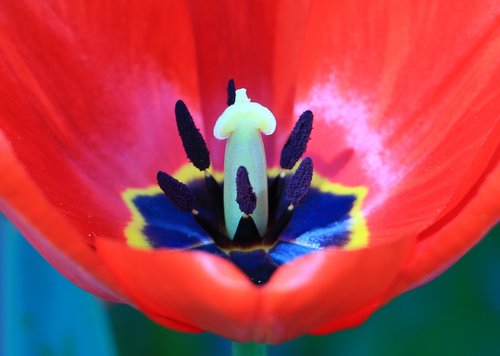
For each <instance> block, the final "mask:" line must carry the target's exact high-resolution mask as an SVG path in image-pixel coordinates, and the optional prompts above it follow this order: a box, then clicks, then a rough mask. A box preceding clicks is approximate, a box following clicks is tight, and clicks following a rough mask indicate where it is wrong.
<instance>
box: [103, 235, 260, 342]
mask: <svg viewBox="0 0 500 356" xmlns="http://www.w3.org/2000/svg"><path fill="white" fill-rule="evenodd" d="M97 252H98V254H99V255H100V256H101V257H102V260H103V261H104V263H105V264H106V265H107V266H108V267H109V268H110V270H111V271H112V272H113V273H115V274H116V277H117V279H118V281H119V282H120V283H121V285H122V287H123V288H124V290H125V291H126V293H127V295H128V296H129V298H130V299H131V300H132V301H133V302H134V304H135V305H137V306H138V307H139V308H141V309H142V310H144V311H145V313H146V314H148V315H156V316H158V315H159V316H161V317H163V318H166V319H167V320H168V319H171V320H174V321H175V322H177V323H181V324H184V325H186V326H187V328H189V327H191V328H193V327H192V326H193V325H195V326H197V327H199V328H202V329H204V330H209V331H211V332H214V333H216V334H218V335H222V336H225V337H228V338H231V339H234V340H238V341H245V340H251V339H253V337H254V336H253V334H254V332H255V331H254V328H255V327H256V322H257V317H258V308H259V306H258V295H259V290H258V288H256V287H255V286H254V285H253V284H252V283H251V282H250V280H249V279H248V278H247V277H246V276H245V275H243V273H242V272H241V271H239V270H238V269H237V268H236V267H235V266H234V265H233V264H232V263H230V262H228V261H225V260H223V259H221V258H219V257H215V256H212V255H209V254H207V253H204V252H192V251H191V252H183V251H168V250H156V251H152V252H151V251H140V250H134V249H130V248H129V247H127V246H124V245H123V244H120V243H116V242H113V241H110V240H107V239H98V242H97ZM155 319H156V320H157V321H159V322H161V323H162V324H163V325H165V326H168V327H173V326H172V324H171V323H169V322H162V321H161V320H160V319H159V318H158V317H156V318H155ZM175 328H176V329H179V328H178V327H175ZM193 329H194V330H197V329H196V328H193Z"/></svg>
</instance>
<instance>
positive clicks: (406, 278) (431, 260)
mask: <svg viewBox="0 0 500 356" xmlns="http://www.w3.org/2000/svg"><path fill="white" fill-rule="evenodd" d="M499 159H500V151H497V153H496V156H495V159H494V160H493V162H492V164H491V165H490V167H489V169H488V170H487V174H485V176H483V177H482V178H481V180H480V181H479V182H478V183H477V184H476V186H475V187H474V189H473V190H472V191H471V192H470V193H469V194H468V196H467V199H466V200H464V201H463V202H462V203H461V204H460V205H458V206H457V207H456V208H455V209H453V210H452V211H451V212H450V215H449V216H447V217H446V218H445V219H443V220H442V221H440V222H439V223H438V224H436V225H434V226H431V227H430V228H429V229H427V230H426V231H424V232H422V233H421V234H420V236H419V239H420V242H419V243H418V245H417V248H416V251H415V254H414V255H413V256H412V258H411V259H410V260H409V261H407V264H406V265H405V266H404V267H403V268H402V269H401V271H400V273H399V275H398V277H397V279H396V281H395V283H394V284H393V286H391V288H390V290H389V291H388V295H387V297H386V301H388V300H390V299H391V298H393V297H394V296H396V295H398V294H400V293H402V292H404V291H406V290H409V289H412V288H416V287H418V286H419V285H422V284H424V283H427V282H429V281H431V280H432V279H434V278H435V277H437V276H439V275H440V274H441V273H443V272H444V271H446V270H447V269H448V268H449V267H450V266H451V265H452V264H453V263H454V262H456V261H457V260H458V259H459V258H460V257H462V256H463V255H464V254H465V253H466V252H467V251H468V250H469V249H470V248H472V247H473V246H474V245H475V244H476V243H477V242H479V240H480V239H481V237H482V236H483V235H485V234H486V232H487V231H488V229H489V228H491V227H492V226H493V225H494V224H495V223H497V222H498V219H499V216H500V201H499V200H498V197H499V196H500V166H499V165H498V162H499Z"/></svg>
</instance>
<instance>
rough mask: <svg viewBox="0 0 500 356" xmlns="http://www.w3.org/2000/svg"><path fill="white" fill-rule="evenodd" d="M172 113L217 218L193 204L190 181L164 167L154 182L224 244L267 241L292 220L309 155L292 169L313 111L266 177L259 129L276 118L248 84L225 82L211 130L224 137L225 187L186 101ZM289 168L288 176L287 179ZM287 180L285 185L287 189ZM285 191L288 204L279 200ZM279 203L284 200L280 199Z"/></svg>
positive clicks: (307, 178) (306, 179) (304, 187)
mask: <svg viewBox="0 0 500 356" xmlns="http://www.w3.org/2000/svg"><path fill="white" fill-rule="evenodd" d="M175 115H176V122H177V127H178V130H179V135H180V137H181V139H182V143H183V146H184V149H185V151H186V154H187V156H188V158H189V159H190V161H191V162H192V164H193V165H194V166H195V167H196V168H198V169H199V170H200V171H202V172H204V173H205V182H206V189H207V191H208V194H209V196H210V201H211V204H212V208H213V210H214V211H215V212H216V213H215V219H213V218H210V217H209V216H208V215H207V214H204V213H202V212H200V210H199V209H197V204H198V203H197V201H196V198H195V196H194V195H193V193H192V192H191V190H190V189H189V187H188V186H187V185H185V184H183V183H182V182H180V181H178V180H177V179H175V178H174V177H172V176H170V175H169V174H167V173H164V172H161V171H160V172H158V176H157V178H158V184H159V186H160V188H161V189H162V190H163V192H164V193H165V195H166V196H167V197H168V198H169V199H170V200H171V202H172V203H173V204H174V205H175V206H176V207H177V208H178V209H180V210H181V211H185V212H191V213H192V214H193V217H194V219H195V220H196V221H197V222H198V223H199V224H200V225H201V226H202V227H203V229H204V230H205V231H206V232H208V233H209V234H210V235H211V237H212V238H213V240H214V241H215V243H216V244H217V245H218V246H219V247H220V248H222V249H230V250H232V249H235V248H236V249H253V248H256V246H258V247H259V248H262V247H263V246H264V247H265V246H267V247H271V246H272V245H273V244H274V243H275V242H276V241H277V239H278V237H279V235H280V233H281V232H282V231H283V229H284V228H285V227H286V225H287V224H288V222H289V221H290V219H291V217H292V215H293V212H294V209H295V208H296V207H298V206H299V205H300V204H302V202H303V201H304V199H305V197H306V195H307V193H308V190H309V187H310V184H311V180H312V175H313V166H312V160H311V159H310V158H305V159H304V160H303V161H302V162H301V163H300V165H299V167H298V168H297V170H296V171H295V172H294V173H292V172H291V170H292V169H293V168H294V167H295V165H296V163H297V162H298V161H299V160H300V158H301V156H302V155H303V153H304V152H305V150H306V147H307V142H308V141H309V138H310V134H311V130H312V121H313V115H312V113H311V112H310V111H306V112H304V113H303V114H302V115H301V117H300V118H299V120H298V121H297V123H296V125H295V127H294V129H293V131H292V134H291V135H290V137H289V139H288V141H287V143H286V144H285V146H284V148H283V151H282V153H281V159H280V165H281V171H280V172H279V173H278V175H277V176H276V177H275V178H274V179H272V180H269V179H268V177H267V165H266V155H265V151H264V144H263V142H262V138H261V133H263V134H265V135H270V134H272V133H273V132H274V130H275V128H276V119H275V118H274V115H273V114H272V113H271V111H270V110H269V109H267V108H265V107H264V106H262V105H260V104H258V103H254V102H251V101H250V99H249V98H248V97H247V95H246V89H238V90H235V89H234V81H232V80H231V81H230V82H229V85H228V108H227V109H226V110H225V111H224V112H223V113H222V115H221V116H220V117H219V118H218V120H217V122H216V124H215V127H214V135H215V137H216V138H218V139H221V140H222V139H227V143H226V152H225V157H224V182H223V188H221V185H220V184H219V183H218V182H217V181H216V180H215V179H214V177H213V176H212V175H211V174H210V172H209V171H208V169H209V168H210V155H209V152H208V149H207V146H206V143H205V141H204V139H203V137H202V135H201V133H200V132H199V129H198V128H197V127H196V126H195V124H194V121H193V119H192V117H191V114H190V113H189V111H188V109H187V107H186V105H185V104H184V102H182V101H180V100H179V101H178V102H177V104H176V107H175ZM287 171H290V172H289V173H290V175H291V177H290V179H286V177H287ZM285 185H286V189H285ZM283 195H286V198H287V199H286V200H287V201H288V204H285V206H284V207H283V206H280V203H281V202H282V201H283ZM281 205H283V204H281Z"/></svg>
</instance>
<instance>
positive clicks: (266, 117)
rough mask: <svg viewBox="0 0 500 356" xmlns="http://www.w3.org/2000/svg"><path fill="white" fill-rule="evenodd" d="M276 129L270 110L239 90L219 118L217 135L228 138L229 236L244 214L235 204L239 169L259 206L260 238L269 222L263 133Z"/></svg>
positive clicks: (226, 191)
mask: <svg viewBox="0 0 500 356" xmlns="http://www.w3.org/2000/svg"><path fill="white" fill-rule="evenodd" d="M275 128H276V119H275V118H274V115H273V114H272V113H271V111H269V109H267V108H265V107H264V106H262V105H260V104H257V103H253V102H251V101H250V99H249V98H248V97H247V95H246V89H238V90H236V99H235V103H234V104H233V105H231V106H229V107H228V108H227V109H226V110H225V111H224V112H223V113H222V115H221V116H220V117H219V118H218V120H217V122H216V123H215V127H214V135H215V137H216V138H218V139H220V140H222V139H226V138H227V144H226V153H225V156H224V219H225V222H226V228H227V233H228V236H229V237H230V238H231V239H232V238H234V234H235V233H236V229H237V227H238V223H239V221H240V218H241V217H242V216H243V213H242V212H241V211H240V208H239V206H238V203H237V202H236V173H237V171H238V168H239V167H240V166H244V167H245V168H246V169H247V171H248V176H249V180H250V183H251V185H252V187H253V190H254V192H255V194H256V196H257V207H256V208H255V211H254V212H253V213H252V215H251V216H252V218H253V220H254V221H255V225H256V226H257V229H258V230H259V233H260V235H261V236H263V235H264V233H265V231H266V227H267V221H268V195H267V174H266V171H267V165H266V155H265V151H264V144H263V142H262V137H261V132H262V133H263V134H265V135H270V134H272V133H273V132H274V130H275Z"/></svg>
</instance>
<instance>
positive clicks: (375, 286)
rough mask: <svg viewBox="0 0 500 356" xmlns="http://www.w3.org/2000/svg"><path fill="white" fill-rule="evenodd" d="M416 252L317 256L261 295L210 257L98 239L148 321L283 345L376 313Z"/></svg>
mask: <svg viewBox="0 0 500 356" xmlns="http://www.w3.org/2000/svg"><path fill="white" fill-rule="evenodd" d="M412 246H413V241H411V240H399V241H398V242H395V243H391V244H387V245H384V246H378V247H374V248H368V249H364V250H358V251H353V252H346V251H341V250H336V249H332V250H328V251H324V252H321V253H315V254H312V255H309V256H306V257H304V258H301V259H299V260H297V261H296V262H293V263H290V264H288V265H286V266H283V267H282V268H280V269H279V270H278V271H277V272H276V274H275V275H274V276H273V277H272V279H271V281H270V282H269V283H268V284H266V285H265V286H264V287H262V288H259V287H256V286H254V285H253V284H251V282H250V281H249V280H248V278H247V277H246V276H245V275H243V274H242V272H240V271H239V270H238V269H237V268H236V267H235V266H234V265H232V264H231V263H229V262H227V261H225V260H222V259H220V258H218V257H215V256H212V255H209V254H206V253H203V252H181V251H178V252H173V251H167V250H158V251H154V252H146V251H138V250H132V249H130V248H128V247H126V246H123V245H122V244H119V243H116V242H112V241H109V240H106V239H99V240H98V244H97V251H98V253H99V255H100V256H101V257H102V259H103V261H104V262H105V263H106V264H107V265H108V266H109V268H110V269H111V270H112V271H113V272H114V273H115V274H116V276H117V279H118V281H119V282H120V283H121V286H122V287H123V289H124V290H125V292H126V293H127V295H128V297H129V298H130V299H131V300H132V301H133V303H134V304H135V305H137V306H138V307H139V308H141V309H142V310H144V311H145V313H146V314H148V315H161V316H162V317H164V318H167V319H168V320H171V319H173V320H175V321H177V322H179V323H182V324H186V325H196V326H198V327H200V328H202V329H204V330H207V331H210V332H213V333H216V334H218V335H222V336H224V337H228V338H230V339H234V340H238V341H252V340H253V341H257V342H270V343H279V342H282V341H285V340H288V339H291V338H294V337H297V336H299V335H301V334H304V333H306V332H310V331H311V330H313V329H315V328H316V332H326V331H331V330H332V329H333V328H338V327H339V325H338V324H339V320H340V322H342V325H343V326H345V325H346V323H347V321H345V319H347V318H350V319H353V315H354V314H359V310H360V309H368V308H370V309H369V311H370V312H371V311H372V310H373V307H371V306H372V305H375V304H376V303H377V302H379V301H380V299H381V298H382V292H383V291H384V290H385V289H386V288H387V287H388V286H389V284H390V283H391V282H392V281H393V280H394V277H395V276H396V274H397V272H398V270H399V268H400V266H401V264H402V263H403V261H404V260H405V258H406V256H407V255H408V253H409V251H411V248H412ZM363 317H365V318H366V317H367V313H365V315H364V316H363ZM299 320H300V322H298V321H299ZM162 324H163V325H166V326H168V327H172V325H171V324H170V323H168V322H164V323H162ZM322 324H323V326H321V327H320V328H318V325H322Z"/></svg>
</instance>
